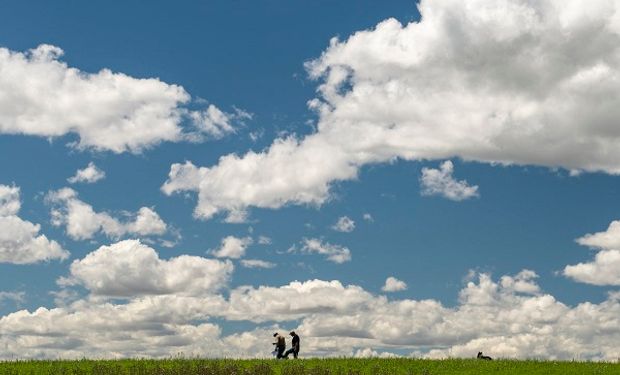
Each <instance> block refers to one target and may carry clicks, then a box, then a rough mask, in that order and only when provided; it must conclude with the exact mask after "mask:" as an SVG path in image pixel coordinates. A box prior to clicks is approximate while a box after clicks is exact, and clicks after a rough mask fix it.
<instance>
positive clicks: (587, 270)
mask: <svg viewBox="0 0 620 375" xmlns="http://www.w3.org/2000/svg"><path fill="white" fill-rule="evenodd" d="M576 241H577V243H579V244H580V245H583V246H588V247H590V248H594V249H598V252H597V253H596V255H595V257H594V260H593V261H590V262H585V263H578V264H575V265H568V266H566V267H564V271H563V273H564V275H565V276H567V277H569V278H571V279H573V280H575V281H579V282H582V283H587V284H593V285H616V286H617V285H620V221H617V220H616V221H612V222H611V223H610V224H609V227H608V228H607V230H606V231H603V232H598V233H592V234H586V235H585V236H583V237H580V238H578V239H577V240H576Z"/></svg>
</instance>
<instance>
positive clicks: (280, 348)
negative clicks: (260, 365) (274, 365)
mask: <svg viewBox="0 0 620 375" xmlns="http://www.w3.org/2000/svg"><path fill="white" fill-rule="evenodd" d="M273 337H275V338H276V342H274V343H273V345H275V346H276V358H277V359H280V358H284V350H285V349H286V339H285V338H284V336H282V335H280V334H279V333H278V332H276V333H274V334H273Z"/></svg>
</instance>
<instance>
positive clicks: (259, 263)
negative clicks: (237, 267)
mask: <svg viewBox="0 0 620 375" xmlns="http://www.w3.org/2000/svg"><path fill="white" fill-rule="evenodd" d="M241 265H242V266H243V267H245V268H274V267H275V266H276V264H275V263H272V262H267V261H265V260H260V259H241Z"/></svg>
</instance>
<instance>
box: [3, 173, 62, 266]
mask: <svg viewBox="0 0 620 375" xmlns="http://www.w3.org/2000/svg"><path fill="white" fill-rule="evenodd" d="M19 195H20V191H19V188H18V187H17V186H7V185H0V263H14V264H31V263H38V262H43V261H49V260H53V259H66V258H67V257H68V256H69V252H68V251H66V250H64V249H63V248H62V247H61V246H60V245H59V244H58V243H57V242H56V241H52V240H49V239H48V238H47V237H46V236H45V235H43V234H39V231H40V230H41V226H40V225H39V224H33V223H31V222H29V221H26V220H23V219H22V218H20V217H18V216H17V214H18V213H19V210H20V208H21V202H20V198H19Z"/></svg>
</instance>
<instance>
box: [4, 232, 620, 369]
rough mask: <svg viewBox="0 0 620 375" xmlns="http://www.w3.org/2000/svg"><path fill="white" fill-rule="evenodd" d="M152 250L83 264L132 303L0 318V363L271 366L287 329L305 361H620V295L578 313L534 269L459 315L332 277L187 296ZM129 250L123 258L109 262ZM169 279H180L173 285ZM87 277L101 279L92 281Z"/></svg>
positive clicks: (466, 291) (470, 299)
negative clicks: (61, 360)
mask: <svg viewBox="0 0 620 375" xmlns="http://www.w3.org/2000/svg"><path fill="white" fill-rule="evenodd" d="M130 245H131V247H132V248H131V251H129V248H128V247H129V246H130ZM143 246H144V245H140V244H139V243H137V242H134V243H131V241H125V242H121V243H119V244H115V245H111V246H110V247H103V248H101V249H98V250H96V251H95V252H94V253H91V254H89V255H88V256H86V257H85V258H84V259H83V260H81V261H79V262H80V263H81V262H86V260H87V259H89V257H91V256H93V257H94V258H96V259H97V262H96V263H98V264H99V266H101V267H102V268H109V269H111V270H113V274H114V276H117V278H116V279H112V278H109V280H108V278H107V277H106V276H105V275H102V274H101V273H98V272H94V273H93V274H88V273H85V274H82V275H83V278H82V279H81V280H82V282H83V283H84V284H85V285H88V286H92V288H93V289H90V292H91V293H93V294H95V293H99V292H100V291H101V289H100V287H99V286H98V285H97V282H101V283H102V284H103V285H107V286H111V285H112V284H113V283H116V284H119V285H125V286H127V287H125V288H124V289H118V288H117V289H114V290H116V291H119V290H121V292H120V293H118V292H115V293H113V294H120V295H121V296H122V297H125V298H126V299H127V300H126V303H122V304H117V303H113V302H111V301H109V300H99V299H96V298H95V299H93V298H90V299H88V300H86V299H84V300H78V301H75V302H73V303H71V304H69V305H67V306H63V307H57V308H53V309H48V308H39V309H37V310H35V311H32V312H30V311H26V310H22V311H18V312H15V313H12V314H8V315H6V316H4V317H2V318H0V330H1V331H2V332H3V335H2V337H0V345H2V347H3V348H5V350H3V352H2V353H0V357H3V358H10V357H11V356H12V355H18V356H19V357H20V358H31V357H46V358H52V357H53V358H57V357H58V355H59V353H61V355H62V357H71V358H79V357H83V356H97V357H121V356H155V357H165V356H170V355H171V354H174V353H179V352H183V353H185V354H186V355H200V356H209V357H212V356H219V357H223V356H235V357H236V356H243V357H265V356H268V353H267V351H266V350H265V345H268V343H269V342H270V341H269V340H270V339H271V333H272V332H273V331H274V330H284V329H295V331H296V332H298V333H300V334H301V335H302V338H303V341H304V347H303V353H302V354H303V355H304V356H323V355H326V356H342V355H348V356H353V355H355V354H358V355H360V356H365V355H376V354H379V353H383V354H381V355H383V356H389V355H391V354H390V352H391V351H392V350H394V349H395V348H398V349H399V350H401V351H402V350H403V349H408V350H410V351H411V353H412V355H414V356H427V357H433V358H439V357H448V356H450V357H473V356H474V355H475V354H476V353H477V352H478V351H481V350H483V351H484V352H485V353H488V354H490V355H492V356H494V357H508V358H557V359H573V358H575V359H595V360H596V359H608V360H615V359H616V358H617V357H618V354H620V352H619V351H618V348H617V342H618V340H619V339H620V330H618V329H617V327H618V326H620V314H619V312H620V297H619V296H618V294H610V296H609V298H608V299H607V300H605V301H603V302H601V303H598V304H594V303H589V302H586V303H581V304H578V305H576V306H574V307H570V306H567V305H565V304H563V303H561V302H559V301H557V300H556V299H555V298H554V297H553V296H551V295H549V294H545V293H543V292H541V290H540V287H539V286H538V285H536V284H535V279H536V274H535V273H534V272H532V271H529V270H524V271H522V272H520V273H519V274H518V275H514V276H510V275H506V276H504V277H502V278H500V281H494V280H493V279H492V278H491V277H490V276H489V275H487V274H480V275H478V277H477V279H475V280H472V281H470V282H468V283H467V284H466V285H465V286H464V287H463V289H462V290H461V292H460V295H459V302H458V303H457V305H456V306H454V307H446V306H444V305H442V304H441V303H440V302H438V301H435V300H415V299H395V300H388V299H387V298H386V297H384V296H380V295H373V294H372V293H369V292H367V291H365V290H364V289H363V288H361V287H359V286H356V285H344V284H342V283H341V282H339V281H335V280H334V281H324V280H309V281H305V282H298V281H296V282H291V283H289V284H286V285H282V286H259V287H250V286H243V287H238V288H235V289H233V290H231V291H230V293H229V297H228V298H224V297H223V296H222V295H219V294H217V293H215V292H216V290H215V289H214V288H213V287H211V286H208V287H205V288H201V287H198V288H195V289H194V288H193V287H190V288H189V289H186V288H185V287H181V285H182V284H183V281H182V280H185V281H187V282H188V283H189V284H187V285H195V284H194V282H193V281H190V279H193V278H192V277H190V276H189V273H193V272H195V271H196V270H197V269H200V268H201V267H193V268H191V267H190V268H189V269H190V272H188V273H182V274H181V276H180V279H176V278H175V276H174V275H175V274H178V269H175V270H174V271H173V268H174V267H173V266H171V265H172V264H173V263H174V262H175V259H177V258H173V259H171V260H170V261H163V260H161V259H158V257H157V256H156V255H153V254H152V252H151V251H149V250H148V249H147V250H145V249H144V248H142V249H141V247H143ZM121 248H123V249H124V250H122V251H126V252H124V253H123V254H116V255H117V256H112V254H104V253H107V252H109V251H115V250H113V249H119V250H120V249H121ZM133 251H136V252H137V253H138V256H137V258H139V260H138V259H136V261H132V262H130V264H127V267H125V266H123V267H122V268H123V269H124V270H126V269H129V270H130V273H131V274H132V275H133V276H129V277H128V278H126V279H121V280H120V281H116V282H115V281H114V280H118V277H121V276H122V275H121V272H120V271H117V270H118V269H119V268H120V267H118V264H119V262H121V261H119V256H118V255H122V256H121V257H120V258H131V256H132V252H133ZM143 257H144V258H143ZM195 261H196V259H194V260H193V261H192V262H188V264H187V265H186V266H190V265H191V264H192V263H194V262H195ZM167 262H169V263H167ZM213 262H217V263H220V265H225V263H222V262H219V261H215V260H213ZM80 263H76V264H80ZM93 264H94V263H93ZM158 267H162V268H158ZM169 267H170V268H169ZM86 268H87V269H90V270H91V271H94V268H89V267H86ZM155 268H158V269H157V272H156V274H158V275H159V274H160V273H163V275H165V276H157V277H155V279H156V280H157V281H150V280H148V278H147V277H144V278H143V282H144V283H146V285H150V286H153V289H152V290H149V291H147V292H146V293H145V292H144V289H143V288H141V287H140V286H141V285H145V284H143V283H137V282H136V280H137V278H138V277H139V276H138V275H140V274H142V273H146V274H149V275H152V273H151V272H152V270H153V269H155ZM224 268H226V266H224ZM175 271H176V272H175ZM125 272H126V271H125ZM72 273H73V269H72ZM224 273H226V272H224ZM212 274H213V273H212V272H204V273H201V274H199V276H198V278H199V279H202V278H204V277H206V278H211V277H210V276H208V275H212ZM216 274H217V272H216ZM132 277H133V279H132ZM167 277H170V278H171V280H169V281H164V280H165V279H166V278H167ZM89 278H90V279H91V280H92V282H87V281H86V280H87V279H89ZM158 283H159V284H158ZM520 283H521V284H520ZM519 284H520V285H519ZM164 285H167V287H163V286H164ZM216 285H221V284H218V283H216ZM162 288H163V289H162ZM172 290H175V292H174V293H171V291H172ZM176 290H193V291H195V292H196V293H186V294H183V293H177V292H176ZM160 291H164V293H160ZM130 296H133V298H130ZM110 316H114V317H115V319H109V317H110ZM214 318H217V319H225V320H229V321H231V322H234V321H252V322H256V323H259V326H258V327H257V328H256V329H254V330H252V331H245V332H240V333H233V334H229V335H227V336H226V335H223V334H222V330H221V329H220V328H219V327H218V326H217V325H216V324H215V323H213V322H211V321H210V320H211V319H214ZM273 322H276V323H275V324H274V323H273Z"/></svg>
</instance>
